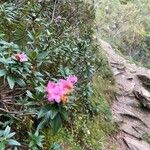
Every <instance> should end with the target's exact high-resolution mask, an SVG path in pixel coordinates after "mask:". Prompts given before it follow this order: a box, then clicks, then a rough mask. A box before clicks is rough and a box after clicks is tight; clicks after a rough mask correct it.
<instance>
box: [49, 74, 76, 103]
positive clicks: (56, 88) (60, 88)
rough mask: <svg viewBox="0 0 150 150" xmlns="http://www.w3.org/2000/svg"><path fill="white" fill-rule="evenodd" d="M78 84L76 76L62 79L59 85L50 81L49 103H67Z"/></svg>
mask: <svg viewBox="0 0 150 150" xmlns="http://www.w3.org/2000/svg"><path fill="white" fill-rule="evenodd" d="M76 82H77V77H76V76H69V77H68V78H67V79H66V80H65V79H60V80H59V82H58V83H55V82H52V81H49V82H48V84H47V87H46V92H47V98H48V101H49V102H56V103H60V102H62V103H66V102H67V100H68V95H69V94H70V93H71V92H72V91H73V88H74V84H75V83H76Z"/></svg>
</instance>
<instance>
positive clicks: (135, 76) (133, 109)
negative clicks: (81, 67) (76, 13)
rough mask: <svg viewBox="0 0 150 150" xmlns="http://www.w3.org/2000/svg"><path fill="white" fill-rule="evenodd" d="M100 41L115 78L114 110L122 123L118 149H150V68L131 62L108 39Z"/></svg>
mask: <svg viewBox="0 0 150 150" xmlns="http://www.w3.org/2000/svg"><path fill="white" fill-rule="evenodd" d="M98 42H99V43H100V45H101V48H102V49H103V50H104V51H105V52H106V55H107V57H108V60H109V64H110V67H111V69H112V71H113V74H114V77H115V80H116V86H117V93H116V100H114V102H113V104H112V112H113V118H114V119H115V121H116V122H117V123H118V125H119V132H118V134H117V135H116V137H115V139H116V141H117V145H118V146H117V150H150V143H149V142H150V90H149V89H150V70H148V69H145V68H142V67H137V66H136V65H135V64H130V63H129V62H128V61H127V60H126V59H124V58H123V57H122V56H120V55H119V54H117V53H116V52H115V50H113V49H112V47H111V46H110V45H109V44H108V43H106V42H104V41H102V40H100V39H98ZM148 141H149V142H148Z"/></svg>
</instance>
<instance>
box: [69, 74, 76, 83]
mask: <svg viewBox="0 0 150 150" xmlns="http://www.w3.org/2000/svg"><path fill="white" fill-rule="evenodd" d="M67 81H70V82H72V83H73V84H75V83H76V82H77V81H78V78H77V77H76V76H75V75H71V76H69V77H67Z"/></svg>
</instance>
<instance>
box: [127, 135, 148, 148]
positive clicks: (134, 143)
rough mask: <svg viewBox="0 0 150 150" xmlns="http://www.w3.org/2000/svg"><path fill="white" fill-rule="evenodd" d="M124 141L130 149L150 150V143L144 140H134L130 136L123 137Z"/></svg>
mask: <svg viewBox="0 0 150 150" xmlns="http://www.w3.org/2000/svg"><path fill="white" fill-rule="evenodd" d="M124 141H125V143H126V144H127V146H128V147H129V149H130V150H150V145H149V144H148V143H147V142H145V141H139V140H135V139H133V138H130V137H124Z"/></svg>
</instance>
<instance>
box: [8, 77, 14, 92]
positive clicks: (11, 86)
mask: <svg viewBox="0 0 150 150" xmlns="http://www.w3.org/2000/svg"><path fill="white" fill-rule="evenodd" d="M7 82H8V84H9V87H10V88H11V89H13V88H14V85H15V80H14V79H13V78H12V77H11V76H7Z"/></svg>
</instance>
